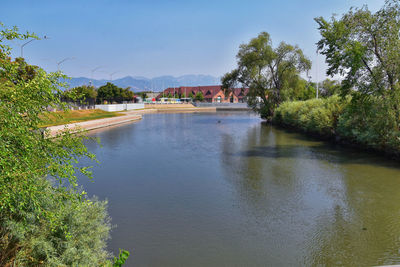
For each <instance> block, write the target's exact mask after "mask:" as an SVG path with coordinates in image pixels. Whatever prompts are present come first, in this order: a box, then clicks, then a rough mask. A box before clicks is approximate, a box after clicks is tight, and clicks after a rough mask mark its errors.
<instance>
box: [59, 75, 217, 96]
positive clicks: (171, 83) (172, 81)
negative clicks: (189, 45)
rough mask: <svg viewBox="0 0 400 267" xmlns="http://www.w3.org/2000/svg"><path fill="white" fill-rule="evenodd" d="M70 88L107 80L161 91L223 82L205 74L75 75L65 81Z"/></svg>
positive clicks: (122, 84)
mask: <svg viewBox="0 0 400 267" xmlns="http://www.w3.org/2000/svg"><path fill="white" fill-rule="evenodd" d="M65 82H66V83H67V84H69V87H70V88H73V87H77V86H82V85H89V84H90V83H91V84H93V85H94V86H95V87H100V86H102V85H105V84H106V83H107V82H112V83H113V84H115V85H117V86H119V87H122V88H126V87H130V88H131V90H132V91H134V92H138V91H155V92H160V91H163V90H164V89H166V88H168V87H179V86H204V85H218V84H221V81H220V77H214V76H211V75H204V74H187V75H182V76H178V77H175V76H171V75H163V76H158V77H154V78H146V77H143V76H125V77H122V78H119V79H113V80H112V81H111V80H107V79H90V78H87V77H73V78H71V79H69V80H66V81H65Z"/></svg>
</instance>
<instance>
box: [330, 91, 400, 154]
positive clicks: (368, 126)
mask: <svg viewBox="0 0 400 267" xmlns="http://www.w3.org/2000/svg"><path fill="white" fill-rule="evenodd" d="M399 104H400V101H399V98H398V97H396V96H395V97H374V96H367V97H363V98H362V99H358V101H352V102H351V103H350V104H349V105H348V106H347V108H346V109H345V110H344V112H343V114H342V115H341V116H340V118H339V122H338V129H337V131H338V134H339V135H340V136H342V137H343V138H346V139H348V140H351V141H353V142H356V143H360V144H362V145H365V146H368V147H371V148H374V149H377V150H384V151H387V152H395V151H397V152H396V153H399V152H400V131H399V127H398V125H399V119H400V118H399V115H398V111H396V110H397V108H398V107H399Z"/></svg>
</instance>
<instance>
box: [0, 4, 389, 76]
mask: <svg viewBox="0 0 400 267" xmlns="http://www.w3.org/2000/svg"><path fill="white" fill-rule="evenodd" d="M383 3H384V0H375V1H366V0H331V1H327V0H319V1H317V0H313V1H311V0H310V1H308V0H302V1H301V0H286V1H283V0H280V1H279V0H273V1H267V0H261V1H252V0H247V1H234V0H227V1H218V0H213V1H209V0H198V1H191V0H179V1H151V0H147V1H134V0H131V1H128V0H126V1H123V0H113V1H111V0H109V1H105V0H93V1H89V0H85V1H83V0H81V1H72V0H68V1H67V0H65V1H54V0H51V1H50V0H49V1H41V0H35V1H31V0H26V1H23V0H18V1H13V0H4V1H2V3H1V9H0V21H1V22H3V23H4V24H6V25H7V26H14V25H16V26H18V27H19V28H20V29H21V30H23V31H26V30H29V31H32V32H35V33H37V34H38V35H40V36H43V35H47V36H49V37H50V39H48V40H41V41H33V42H32V43H30V44H28V45H26V46H25V48H24V57H25V58H26V59H27V61H28V62H29V63H31V64H35V65H39V66H41V67H43V68H44V69H46V70H48V71H54V70H57V64H56V62H57V61H60V60H62V59H64V58H67V57H74V58H75V59H73V60H67V61H65V62H64V63H63V64H61V65H60V66H61V69H62V70H63V71H64V72H65V73H66V74H67V75H70V76H73V77H78V76H86V77H90V76H91V70H92V69H94V68H96V67H98V66H102V68H100V69H99V70H97V71H95V72H94V75H93V77H94V78H106V79H108V78H109V74H110V73H112V72H116V71H118V72H117V73H116V74H115V75H114V76H113V78H118V77H123V76H127V75H131V76H145V77H149V78H151V77H154V76H160V75H173V76H179V75H184V74H209V75H213V76H221V75H223V74H224V73H225V72H228V71H230V70H231V69H233V68H234V67H235V66H236V58H235V56H236V53H237V51H238V47H239V45H240V44H242V43H247V42H248V41H249V40H250V39H251V38H253V37H256V36H257V35H258V33H260V32H262V31H266V32H268V33H270V35H271V37H272V40H273V44H274V45H277V44H279V42H280V41H285V42H287V43H290V44H298V45H299V46H300V47H301V48H302V49H303V51H304V52H305V54H306V55H308V57H309V58H310V59H311V60H313V62H314V61H315V59H316V56H315V51H316V46H315V43H316V42H317V41H318V40H319V33H318V31H317V25H316V23H315V22H314V20H313V18H314V17H318V16H323V17H326V18H328V17H330V16H331V15H332V14H333V13H336V14H339V15H341V14H343V13H344V12H346V11H347V10H348V9H349V8H350V7H351V6H357V7H361V6H362V5H364V4H367V5H368V7H369V9H371V10H373V11H376V10H377V9H379V8H380V7H381V6H382V5H383ZM21 44H22V42H18V43H15V44H14V47H15V51H14V53H13V56H19V55H20V47H19V46H20V45H21ZM318 58H319V60H318V72H319V80H320V79H323V78H324V72H325V64H324V58H323V57H322V56H321V55H320V56H319V57H318ZM313 65H314V66H313V70H312V71H311V75H312V76H313V80H315V76H316V72H317V71H316V69H315V66H316V64H315V62H314V64H313Z"/></svg>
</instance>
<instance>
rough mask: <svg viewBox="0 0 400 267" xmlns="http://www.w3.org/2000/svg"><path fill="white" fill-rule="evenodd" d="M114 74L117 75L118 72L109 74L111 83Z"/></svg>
mask: <svg viewBox="0 0 400 267" xmlns="http://www.w3.org/2000/svg"><path fill="white" fill-rule="evenodd" d="M115 73H118V71H114V72H113V73H110V81H112V76H113V75H114V74H115Z"/></svg>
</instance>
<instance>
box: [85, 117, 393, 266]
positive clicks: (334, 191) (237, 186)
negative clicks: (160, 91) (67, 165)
mask: <svg viewBox="0 0 400 267" xmlns="http://www.w3.org/2000/svg"><path fill="white" fill-rule="evenodd" d="M91 135H93V136H97V137H100V138H101V142H102V145H103V147H102V148H100V147H98V146H97V145H96V144H90V145H89V147H90V150H91V151H92V152H94V153H95V154H97V156H98V159H99V160H100V161H101V164H100V165H97V166H95V168H94V177H95V179H94V182H93V183H90V182H86V181H85V180H82V182H83V183H84V186H85V189H86V191H88V192H89V195H97V196H99V197H100V198H101V199H108V201H109V213H110V215H111V217H112V222H113V224H115V225H117V227H116V228H115V229H113V231H112V239H111V240H110V242H109V248H110V249H111V250H112V251H114V253H116V252H118V248H124V249H127V250H129V251H130V252H131V257H130V259H129V261H128V266H301V265H305V266H315V265H321V266H324V265H329V266H331V265H347V266H368V265H377V264H391V263H400V168H399V165H398V163H395V162H390V161H388V160H386V159H383V158H380V157H377V156H373V155H368V154H366V153H360V152H357V151H354V150H350V149H343V148H340V147H335V146H333V145H329V144H326V143H324V142H320V141H315V140H313V139H307V138H305V137H304V136H303V135H300V134H296V133H289V132H286V131H283V130H279V129H276V128H274V127H271V126H268V125H265V124H263V123H261V121H260V119H258V117H257V116H255V115H252V114H250V113H243V112H238V113H210V114H184V113H182V114H150V115H145V116H144V117H143V120H142V121H140V122H138V123H132V124H126V125H122V126H118V127H114V128H107V129H103V130H100V131H97V132H93V133H91Z"/></svg>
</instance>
